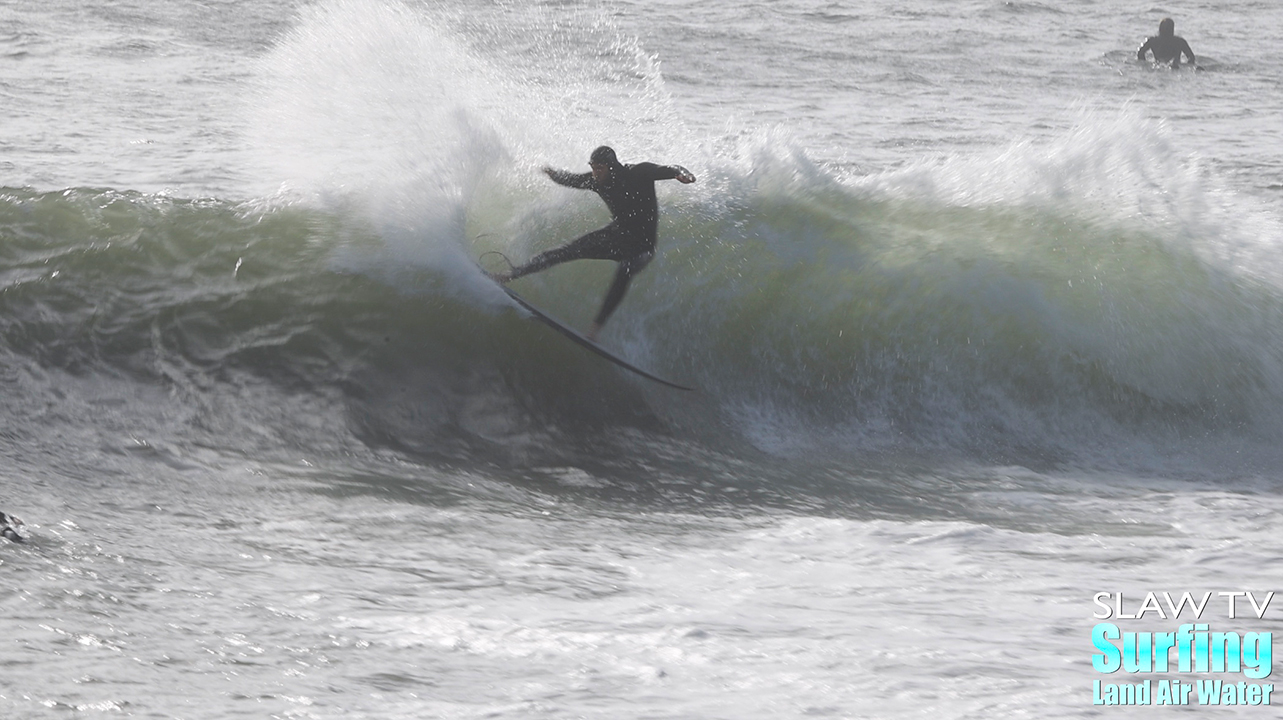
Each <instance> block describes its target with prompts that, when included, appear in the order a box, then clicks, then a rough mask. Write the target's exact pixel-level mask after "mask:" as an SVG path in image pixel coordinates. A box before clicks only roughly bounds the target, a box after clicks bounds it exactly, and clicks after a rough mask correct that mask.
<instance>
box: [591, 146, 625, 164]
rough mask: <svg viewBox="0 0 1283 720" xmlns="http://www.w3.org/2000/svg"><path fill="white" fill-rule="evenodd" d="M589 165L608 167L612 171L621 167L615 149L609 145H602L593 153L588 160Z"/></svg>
mask: <svg viewBox="0 0 1283 720" xmlns="http://www.w3.org/2000/svg"><path fill="white" fill-rule="evenodd" d="M588 164H590V165H606V166H608V167H610V168H611V169H614V168H617V167H619V158H617V157H615V150H614V148H612V147H610V146H609V145H602V146H601V147H599V148H597V149H596V150H593V151H592V155H591V156H590V157H589V158H588Z"/></svg>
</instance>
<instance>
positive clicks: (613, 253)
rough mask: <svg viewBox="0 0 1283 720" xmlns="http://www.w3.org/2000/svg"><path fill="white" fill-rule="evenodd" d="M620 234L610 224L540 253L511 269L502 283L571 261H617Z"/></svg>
mask: <svg viewBox="0 0 1283 720" xmlns="http://www.w3.org/2000/svg"><path fill="white" fill-rule="evenodd" d="M619 236H620V233H619V232H618V230H617V229H616V227H615V226H614V225H613V224H611V225H607V226H606V227H604V228H602V229H600V230H594V231H592V232H590V233H588V234H587V235H584V236H583V237H581V238H578V239H577V240H572V241H570V242H569V243H566V244H565V245H562V246H561V247H559V248H553V249H552V250H548V251H547V252H541V253H539V254H538V255H536V256H534V257H533V258H530V261H529V262H527V263H526V264H525V265H522V266H520V267H516V268H513V269H512V272H510V273H509V274H508V275H507V277H506V278H505V279H504V282H507V281H508V280H516V279H517V278H519V277H522V276H524V275H529V274H531V273H537V272H539V271H541V270H547V269H548V268H550V267H552V266H553V265H560V264H562V263H564V262H570V261H571V260H618V259H619V257H620V251H619V248H618V242H617V240H618V238H619Z"/></svg>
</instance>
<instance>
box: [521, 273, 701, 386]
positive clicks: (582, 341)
mask: <svg viewBox="0 0 1283 720" xmlns="http://www.w3.org/2000/svg"><path fill="white" fill-rule="evenodd" d="M498 285H499V287H501V288H503V291H504V292H505V293H507V294H508V297H510V298H512V301H513V302H515V303H517V304H518V305H520V306H521V307H522V308H523V309H525V310H526V311H527V312H529V313H530V314H531V315H533V316H534V317H535V319H537V320H539V321H540V322H542V323H543V324H545V325H547V326H548V327H550V328H552V329H553V330H556V331H557V332H559V333H561V334H562V335H565V336H566V337H567V338H569V339H570V340H572V341H574V342H575V343H577V344H578V345H580V346H581V347H583V348H584V349H586V350H590V351H592V352H594V353H596V354H597V355H600V356H601V357H603V358H605V359H607V360H609V361H610V362H612V363H614V364H616V365H618V366H619V367H621V368H623V369H625V370H628V371H630V372H633V373H636V374H637V375H640V376H642V377H644V378H646V379H647V380H651V381H654V382H657V383H659V384H661V385H667V386H668V387H670V388H675V389H677V390H685V391H687V392H694V391H695V388H693V387H687V386H685V385H681V384H678V383H675V382H673V381H671V380H666V379H664V378H662V377H660V376H658V375H655V374H654V373H651V372H647V371H646V370H643V369H641V368H639V367H637V366H636V365H633V364H632V363H630V362H628V361H627V360H625V359H623V358H621V357H619V356H618V355H616V354H614V353H612V352H611V351H609V350H607V349H606V348H604V347H602V346H600V345H598V344H597V343H595V342H593V341H592V340H589V339H588V338H587V336H585V335H583V334H582V333H580V332H579V331H577V330H575V329H574V328H572V327H570V326H569V325H566V324H565V323H563V322H561V321H560V320H558V319H556V318H554V317H553V316H551V315H549V314H548V313H546V312H544V311H543V310H540V309H539V308H537V307H535V306H534V305H531V304H530V302H529V301H527V300H526V299H525V298H523V297H521V296H520V295H518V294H517V292H516V291H515V290H513V289H512V288H510V287H508V286H507V285H504V284H503V283H498Z"/></svg>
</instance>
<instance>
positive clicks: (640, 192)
mask: <svg viewBox="0 0 1283 720" xmlns="http://www.w3.org/2000/svg"><path fill="white" fill-rule="evenodd" d="M681 172H682V170H681V168H676V167H670V166H666V165H656V164H655V163H648V162H644V163H637V164H636V165H618V164H616V165H613V166H612V167H611V169H610V181H609V182H608V183H606V184H602V183H599V182H597V181H596V180H595V179H593V175H592V173H590V172H586V173H570V172H566V171H564V170H552V171H550V172H549V173H548V176H549V177H550V178H552V180H553V182H555V183H557V184H558V185H565V186H566V187H572V188H579V189H581V190H592V191H593V192H595V193H597V194H598V195H599V196H601V199H602V200H603V201H604V202H605V203H606V207H607V208H609V209H610V215H611V217H612V218H613V220H612V222H611V223H610V224H609V225H607V226H606V227H604V228H601V229H600V230H594V231H592V232H590V233H588V234H587V235H584V236H583V237H581V238H579V239H577V240H574V241H572V242H570V243H568V244H566V245H563V246H562V247H559V248H556V249H553V250H549V251H547V252H544V253H540V254H538V255H536V256H534V257H533V258H531V259H530V262H528V263H526V264H525V265H522V266H521V267H519V268H516V269H514V270H513V271H512V274H511V277H510V278H509V279H515V278H519V277H521V276H522V275H529V274H530V273H533V272H539V271H540V270H543V269H545V268H548V267H551V266H553V265H559V264H561V263H564V262H568V261H570V260H615V261H617V262H618V263H619V269H618V270H616V271H615V281H614V282H613V283H611V286H610V290H608V291H607V292H606V299H605V300H604V301H603V302H602V305H601V310H600V311H599V312H598V313H597V318H596V322H597V324H598V325H601V324H604V323H605V322H606V318H608V317H610V314H611V313H612V312H614V311H615V308H616V307H618V306H619V302H620V301H621V300H623V299H624V292H625V291H627V290H628V283H629V282H630V281H631V280H632V277H633V275H636V274H637V272H638V271H640V270H641V269H642V268H644V267H646V265H647V264H648V263H650V260H651V258H653V257H654V256H655V241H656V230H657V228H658V225H659V202H658V200H656V199H655V182H656V181H657V180H673V179H675V178H677V176H678V175H680V174H681Z"/></svg>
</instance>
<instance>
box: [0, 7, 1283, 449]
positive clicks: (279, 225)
mask: <svg viewBox="0 0 1283 720" xmlns="http://www.w3.org/2000/svg"><path fill="white" fill-rule="evenodd" d="M530 12H533V13H536V15H535V16H534V17H526V16H523V17H521V18H519V20H518V21H517V22H516V23H515V24H514V25H512V26H510V27H509V26H505V27H509V29H511V28H512V27H516V28H526V29H529V28H530V27H532V23H533V24H534V25H538V23H539V22H541V21H540V18H539V17H538V16H537V12H538V11H537V10H532V11H530ZM501 19H502V14H501V15H500V16H496V17H495V18H490V19H489V20H485V19H478V18H471V17H469V18H463V17H460V18H454V19H453V20H450V19H447V20H441V19H439V18H429V17H428V16H426V15H424V14H423V13H421V12H419V11H416V10H414V9H413V8H411V7H409V6H402V5H395V4H380V3H375V4H368V3H351V2H342V1H336V2H330V3H326V4H322V5H319V6H316V7H314V8H312V9H309V10H306V11H305V14H304V16H303V17H302V18H301V19H300V22H299V23H298V25H297V27H296V29H295V30H294V31H292V32H291V33H290V34H289V35H287V36H286V37H285V38H283V39H282V41H281V42H280V43H279V45H278V47H277V48H276V49H274V50H273V51H272V52H271V53H269V54H268V55H267V56H266V57H265V58H264V61H263V70H262V77H261V78H260V81H259V99H260V103H259V106H258V107H257V109H256V111H255V118H256V119H255V126H256V128H257V131H256V133H255V137H254V138H253V139H251V142H252V143H253V144H254V146H255V147H256V148H257V149H258V152H256V153H255V155H256V156H258V157H260V158H261V159H262V160H263V162H264V164H265V166H266V167H265V169H264V170H263V171H262V172H263V177H265V178H266V177H276V178H277V179H279V180H280V181H281V183H282V184H283V186H284V190H283V191H282V192H281V193H280V194H278V195H275V196H272V197H270V198H267V199H263V200H253V201H245V200H235V199H176V198H171V197H166V196H163V195H144V194H139V193H134V192H129V191H123V190H113V189H102V188H78V189H70V190H66V191H60V192H40V191H36V190H31V189H6V190H3V191H0V232H2V233H3V238H4V242H3V243H0V356H2V357H3V358H4V364H5V370H4V375H3V382H4V383H5V385H6V387H7V388H8V392H6V397H5V400H4V403H5V408H6V410H5V412H6V414H7V415H8V419H10V420H12V421H14V425H15V426H17V425H19V424H21V423H22V422H39V420H40V417H41V413H42V412H44V410H42V408H43V407H44V405H43V404H42V402H43V401H42V398H45V397H48V396H49V395H50V394H51V393H53V394H57V393H58V392H62V390H60V388H65V387H70V386H76V387H88V388H91V389H88V390H84V389H82V390H81V391H79V392H82V394H84V393H88V394H89V395H92V396H94V397H98V398H100V399H101V398H102V397H109V398H115V399H117V400H119V399H121V398H126V397H128V398H133V399H134V400H131V402H135V401H136V402H137V403H138V404H137V406H136V407H134V406H131V407H133V409H132V410H130V411H129V412H131V413H133V414H135V415H137V414H142V413H147V412H153V411H154V412H157V413H159V416H160V417H163V418H164V421H165V422H166V423H169V424H170V425H172V426H175V427H179V428H181V432H184V433H188V434H191V435H192V436H193V437H195V436H199V437H200V438H201V439H200V442H202V443H209V444H212V445H216V446H222V447H246V446H253V447H268V448H289V447H293V446H296V445H305V446H309V447H317V446H324V447H327V448H330V449H333V450H334V451H335V452H346V451H348V450H351V449H361V448H393V449H396V450H401V451H407V452H411V453H414V454H417V455H426V456H434V457H442V458H447V459H450V458H453V459H459V458H464V459H468V460H469V461H477V460H482V461H486V459H488V458H494V457H496V456H497V455H498V456H505V457H529V456H530V454H532V453H533V454H540V453H542V454H544V455H551V456H556V454H557V453H559V452H570V451H571V450H567V448H573V451H574V452H586V453H592V452H594V451H595V450H594V448H599V447H600V446H601V443H602V438H603V437H604V436H606V435H609V434H611V433H616V434H619V433H622V434H623V436H627V437H635V436H634V435H630V434H632V433H637V432H640V433H642V434H643V435H646V434H649V433H655V434H658V435H662V436H668V437H674V438H683V439H691V440H692V441H696V442H699V443H702V444H704V445H706V446H707V447H710V448H718V449H727V450H728V451H731V450H730V449H733V448H735V447H743V446H751V447H753V448H757V449H758V450H762V451H766V452H768V453H773V454H780V455H784V456H789V457H797V456H803V455H805V456H820V457H824V456H828V455H832V456H837V455H842V454H846V453H855V454H857V455H858V454H865V455H868V454H871V453H880V452H892V453H894V452H900V451H906V450H907V451H909V452H936V451H944V452H950V453H962V454H964V455H967V456H977V457H986V458H1009V459H1012V460H1013V461H1016V462H1046V461H1067V462H1092V463H1104V464H1114V463H1123V464H1134V463H1137V462H1141V463H1143V462H1146V461H1147V460H1146V458H1158V459H1160V460H1159V461H1162V460H1161V459H1162V458H1169V457H1181V458H1184V457H1188V455H1189V453H1191V452H1195V451H1193V450H1188V449H1189V448H1194V447H1198V448H1205V447H1206V446H1208V445H1212V446H1223V447H1227V448H1231V450H1232V451H1233V452H1234V453H1240V452H1242V453H1243V456H1253V457H1258V456H1259V457H1263V455H1262V453H1264V454H1266V455H1268V454H1269V453H1271V452H1273V445H1274V441H1273V438H1274V437H1276V436H1277V433H1278V431H1279V429H1280V425H1281V423H1280V420H1281V419H1283V417H1281V416H1280V411H1279V409H1278V408H1280V407H1283V403H1280V400H1281V399H1283V362H1281V360H1283V337H1281V336H1280V331H1279V328H1280V327H1283V323H1280V320H1283V302H1281V301H1283V291H1281V288H1283V283H1280V277H1281V274H1280V270H1283V262H1281V261H1280V258H1279V257H1278V255H1277V251H1276V250H1275V248H1277V247H1280V246H1281V245H1280V243H1279V240H1280V239H1283V237H1281V236H1283V233H1280V231H1279V228H1278V222H1277V218H1275V217H1273V216H1272V215H1270V214H1269V213H1268V212H1264V211H1260V210H1258V209H1257V208H1255V207H1254V206H1253V203H1252V201H1251V199H1250V198H1244V197H1241V196H1235V195H1233V194H1231V193H1228V192H1225V191H1224V190H1222V189H1220V188H1219V187H1218V184H1217V181H1216V178H1215V176H1214V174H1213V173H1211V172H1209V171H1208V170H1206V169H1205V168H1203V167H1201V166H1200V165H1199V163H1198V162H1197V161H1196V160H1195V159H1192V158H1189V157H1187V156H1184V155H1182V154H1181V153H1180V152H1178V151H1177V149H1175V148H1173V147H1171V145H1170V143H1169V142H1168V141H1167V140H1166V138H1165V134H1164V132H1163V130H1162V128H1161V126H1156V125H1154V124H1151V123H1147V122H1144V121H1141V120H1138V119H1136V118H1135V117H1133V116H1131V115H1130V114H1128V113H1127V112H1123V113H1119V114H1117V115H1111V116H1102V115H1093V114H1091V113H1085V114H1084V117H1083V118H1082V120H1081V121H1080V123H1079V125H1078V127H1077V128H1076V129H1075V130H1074V131H1073V132H1071V133H1069V134H1068V135H1066V136H1065V137H1064V138H1062V139H1061V140H1060V141H1059V142H1057V143H1054V144H1051V145H1042V146H1037V145H1033V144H1031V143H1025V142H1016V143H1014V144H1012V145H1011V146H1009V147H1007V148H1002V149H999V150H996V151H994V152H993V153H990V154H987V155H975V156H965V157H963V156H959V157H946V158H929V159H923V160H921V161H920V162H918V163H916V164H914V165H912V166H910V167H907V168H905V169H901V170H897V171H893V172H886V173H876V174H872V175H850V174H844V172H843V171H842V170H840V169H836V168H831V167H827V166H825V165H823V164H820V163H816V162H814V161H812V160H811V159H810V157H809V155H808V153H807V152H806V151H804V150H803V149H801V148H798V147H796V146H795V145H794V143H793V142H792V141H791V139H790V138H789V137H788V135H787V133H785V132H783V131H780V130H768V131H762V132H753V133H747V134H743V135H739V134H731V135H728V136H726V137H717V138H709V137H700V136H696V135H695V134H693V133H692V132H691V131H689V130H687V129H685V128H684V127H683V126H682V125H681V124H680V122H674V121H673V120H671V118H670V115H671V113H670V112H668V110H669V109H671V108H670V107H669V100H668V98H667V95H666V93H665V91H664V87H663V78H662V75H661V74H660V73H659V72H658V67H657V63H656V62H655V61H654V59H653V58H648V57H647V56H646V55H645V53H643V52H641V51H640V50H639V48H638V47H637V45H636V43H635V42H631V41H629V40H627V38H621V37H620V35H619V34H618V33H617V32H615V31H614V30H613V29H612V28H611V27H610V25H609V24H608V23H606V24H603V23H601V22H600V18H594V17H586V18H583V19H582V23H581V24H580V25H579V26H577V27H575V28H571V29H569V30H567V29H566V28H564V27H559V26H557V27H554V25H556V24H555V23H554V24H552V25H549V27H547V28H544V30H546V31H547V32H546V33H543V34H545V35H547V36H550V37H554V38H557V37H561V38H563V40H564V41H565V42H564V43H562V44H558V43H552V45H553V47H552V49H549V48H548V47H547V46H545V45H541V44H539V43H529V42H527V43H524V44H522V43H516V42H510V43H499V44H497V45H488V44H486V43H485V42H482V41H481V40H479V39H478V38H482V37H485V38H491V39H493V38H495V37H504V32H503V31H502V30H503V29H502V28H499V30H496V29H495V28H494V27H488V28H487V30H486V33H483V34H481V35H478V34H476V33H472V34H470V33H469V31H468V28H469V27H471V25H470V24H476V23H482V22H491V23H498V22H500V21H501ZM517 37H520V34H517V35H511V38H513V39H515V38H517ZM572 37H573V38H575V39H576V40H577V41H579V42H578V44H576V45H574V47H575V49H574V50H573V51H572V50H570V49H568V48H569V47H570V44H571V43H570V38H572ZM585 38H586V40H585ZM498 48H502V49H498ZM388 58H396V63H395V66H389V65H388V62H389V61H388ZM586 98H592V99H593V102H592V103H586V102H585V99H586ZM372 129H377V130H378V132H373V131H372ZM603 141H610V142H614V143H615V144H616V146H617V147H618V148H619V149H620V151H621V155H622V156H623V159H624V160H625V161H634V160H641V159H650V160H656V161H660V162H670V161H671V162H680V163H681V164H683V165H686V166H688V167H690V168H691V169H692V170H694V171H695V172H696V174H697V175H699V176H700V182H699V183H698V184H696V185H693V186H676V184H665V185H664V186H663V187H662V188H661V194H660V202H661V205H662V208H663V210H662V212H663V217H662V220H661V226H660V236H661V239H660V254H659V256H658V257H657V258H656V260H655V261H654V262H653V263H652V264H651V266H650V267H649V268H648V269H647V271H646V272H645V273H643V274H642V275H641V276H640V277H639V278H638V280H637V281H636V282H635V283H634V286H633V288H632V289H631V290H630V293H629V295H628V297H627V298H626V299H625V302H624V305H623V306H622V307H621V308H620V310H619V311H618V312H617V313H616V315H615V317H613V318H612V320H611V322H610V324H609V326H608V328H607V332H606V334H605V335H604V341H605V343H606V344H607V345H609V346H611V347H612V348H614V349H616V350H617V351H619V352H620V353H621V354H623V355H624V356H626V357H628V358H629V359H631V360H632V361H634V362H636V363H638V364H640V365H643V366H645V367H647V368H648V369H651V370H653V371H655V372H657V373H660V374H662V375H665V376H668V377H671V378H672V379H674V380H677V381H679V382H683V383H686V384H692V385H695V386H697V387H699V388H700V392H699V393H697V394H694V395H685V394H678V393H674V392H673V391H671V390H668V389H666V388H663V387H659V386H655V385H651V384H648V383H647V382H646V381H644V380H640V379H637V378H633V377H631V376H628V375H625V374H621V372H620V371H618V370H617V369H615V368H614V367H612V366H610V365H608V364H606V363H604V362H602V361H601V360H600V359H598V358H596V357H595V356H592V355H590V354H588V353H586V352H584V351H583V350H582V349H580V348H578V347H575V346H574V345H572V344H570V343H567V342H565V341H564V339H563V338H560V337H559V336H557V335H556V334H554V333H552V332H550V331H548V330H547V329H546V328H544V327H543V326H540V325H538V324H536V323H532V322H529V321H528V320H527V319H526V318H523V317H522V316H521V315H520V314H519V313H518V312H517V311H516V310H515V309H513V308H512V306H511V305H510V304H509V303H508V302H507V300H506V298H505V297H504V296H503V294H502V293H501V292H500V291H499V290H498V289H497V288H495V287H494V286H493V285H492V284H491V283H489V282H488V281H487V280H485V279H484V278H483V277H482V276H481V275H480V274H479V273H478V272H477V271H476V267H475V265H474V259H475V258H477V257H478V256H480V255H481V254H482V253H484V252H486V251H489V250H498V251H501V252H504V253H505V254H507V255H509V256H512V257H514V258H516V259H521V258H524V257H528V256H529V255H531V254H533V253H535V252H538V251H540V250H543V249H547V248H549V247H552V246H554V245H557V244H559V243H562V242H565V241H566V240H568V239H570V238H572V237H574V236H576V235H578V234H580V233H582V232H585V231H587V230H590V229H593V228H594V227H597V226H599V225H600V224H602V223H603V222H604V221H605V220H606V216H605V214H604V211H603V209H602V208H601V207H600V203H599V201H597V200H596V198H594V197H592V196H590V195H589V194H587V193H575V192H573V191H568V190H565V189H561V188H558V187H556V186H553V185H552V184H551V183H548V182H547V181H546V180H545V179H544V178H543V177H542V176H541V174H540V173H539V172H538V171H537V167H538V165H539V164H541V163H542V162H552V163H565V164H571V163H574V164H576V165H578V164H581V163H583V162H584V159H583V157H581V156H583V155H585V154H586V152H587V151H588V149H590V148H591V147H593V146H595V145H597V144H600V142H603ZM838 154H841V153H838ZM669 185H672V186H671V187H669ZM610 271H611V268H610V267H609V266H608V265H605V264H603V263H594V262H584V263H572V264H569V265H566V266H562V267H558V268H555V269H552V270H549V271H547V272H545V273H542V274H540V275H537V276H533V277H530V278H525V279H522V280H521V281H519V282H518V284H517V286H516V287H517V289H518V290H519V291H520V292H521V293H522V294H523V295H524V296H526V297H527V298H529V299H530V300H531V301H532V302H534V303H536V304H537V305H539V306H541V307H544V308H546V309H548V310H549V311H550V312H552V313H554V314H556V315H558V316H559V317H562V318H564V319H566V320H568V321H570V322H571V323H572V324H578V325H580V326H582V325H585V324H586V323H587V320H588V319H589V318H590V317H591V315H592V313H593V312H594V311H595V309H596V305H597V303H598V302H599V301H600V297H601V295H602V294H603V293H604V290H605V286H606V284H607V282H608V279H609V274H610ZM78 384H79V385H78ZM108 385H109V386H110V387H111V388H113V389H110V390H104V389H102V388H105V387H108ZM91 404H92V403H91ZM90 414H92V413H90ZM95 417H97V420H94V422H101V421H102V416H95ZM108 419H110V418H108ZM67 421H68V422H70V423H72V424H73V425H74V424H75V423H77V422H90V421H89V420H85V419H81V418H76V417H71V418H67ZM627 442H631V440H626V441H624V444H627ZM1245 447H1246V448H1248V450H1249V451H1243V449H1244V448H1245ZM1187 450H1188V452H1187ZM1254 453H1255V454H1254ZM1209 457H1210V455H1209ZM1217 457H1219V455H1217ZM1235 461H1236V462H1239V461H1241V457H1239V458H1236V459H1235Z"/></svg>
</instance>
